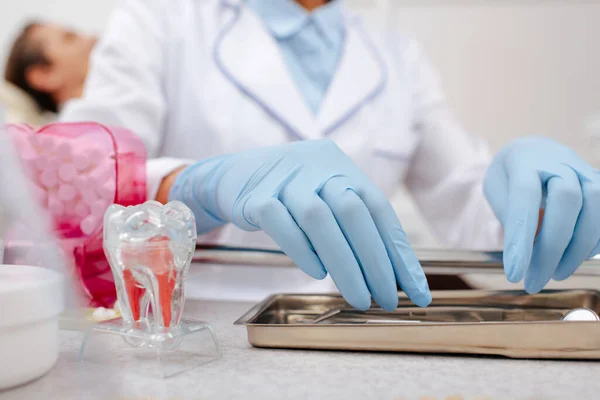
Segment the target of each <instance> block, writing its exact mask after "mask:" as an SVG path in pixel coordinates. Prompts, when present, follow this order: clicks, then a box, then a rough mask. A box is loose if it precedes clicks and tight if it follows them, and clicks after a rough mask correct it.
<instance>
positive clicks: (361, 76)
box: [318, 17, 387, 135]
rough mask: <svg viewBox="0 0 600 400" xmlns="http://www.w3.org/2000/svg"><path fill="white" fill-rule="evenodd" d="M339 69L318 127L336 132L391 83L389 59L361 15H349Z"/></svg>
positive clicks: (322, 106) (324, 103)
mask: <svg viewBox="0 0 600 400" xmlns="http://www.w3.org/2000/svg"><path fill="white" fill-rule="evenodd" d="M345 40H346V42H345V46H344V52H343V55H342V58H341V60H340V63H339V65H338V69H337V71H336V73H335V75H334V77H333V80H332V82H331V84H330V85H329V88H328V91H327V93H326V95H325V98H324V99H323V102H322V103H321V109H320V110H319V114H318V127H319V128H318V129H319V130H320V131H321V132H323V134H325V135H329V134H331V133H333V132H334V131H335V130H336V129H338V128H340V127H341V126H342V125H344V124H345V123H346V122H347V121H348V120H349V119H350V118H351V117H352V116H354V115H355V114H357V113H358V112H360V111H361V109H362V108H363V107H364V106H366V105H367V104H369V103H370V102H371V101H373V100H374V99H375V98H377V97H378V96H379V94H380V93H381V92H382V91H383V89H384V88H385V85H386V83H387V71H386V67H385V62H384V60H383V58H382V57H381V54H380V52H379V50H378V49H377V48H376V46H375V44H374V43H373V42H372V41H371V39H370V38H369V37H368V35H367V34H366V33H365V32H364V30H363V27H362V25H361V23H360V20H359V19H358V18H350V17H348V18H347V22H346V39H345Z"/></svg>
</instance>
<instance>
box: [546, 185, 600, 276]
mask: <svg viewBox="0 0 600 400" xmlns="http://www.w3.org/2000/svg"><path fill="white" fill-rule="evenodd" d="M581 191H582V194H583V205H582V207H581V213H580V214H579V218H578V220H577V224H576V225H575V230H574V233H573V238H572V239H571V243H569V246H568V247H567V249H566V250H565V253H564V254H563V257H562V260H561V261H560V264H559V265H558V268H557V269H556V271H555V272H554V276H553V278H554V279H555V280H558V281H561V280H564V279H567V278H568V277H569V276H571V275H572V274H573V273H574V272H575V270H576V269H577V268H578V267H579V266H580V265H581V263H583V261H585V260H586V259H587V258H588V257H589V256H590V255H594V254H593V251H594V249H595V247H596V246H597V245H598V243H599V241H600V207H599V205H600V185H598V184H596V183H592V182H589V181H583V182H582V184H581Z"/></svg>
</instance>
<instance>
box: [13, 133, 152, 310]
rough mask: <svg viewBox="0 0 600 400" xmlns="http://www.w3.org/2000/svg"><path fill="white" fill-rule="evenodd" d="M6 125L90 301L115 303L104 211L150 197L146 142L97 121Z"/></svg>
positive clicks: (35, 190) (100, 303)
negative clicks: (104, 246) (106, 251)
mask: <svg viewBox="0 0 600 400" xmlns="http://www.w3.org/2000/svg"><path fill="white" fill-rule="evenodd" d="M6 128H7V132H8V133H9V135H10V136H11V138H12V139H13V141H14V143H15V147H16V148H17V150H18V152H19V155H20V158H21V161H22V163H23V168H24V170H25V172H26V174H27V176H28V177H29V179H30V180H31V182H32V183H33V189H34V192H35V194H36V196H37V198H38V200H39V203H40V205H41V206H42V207H43V208H44V209H46V210H47V211H48V212H49V213H50V215H51V216H52V219H53V222H54V231H55V233H56V234H57V236H58V237H59V238H60V239H61V241H62V244H63V247H64V249H65V251H67V252H68V254H72V255H73V258H72V260H73V263H74V266H75V268H76V272H77V276H78V277H79V278H80V280H81V283H82V285H83V288H84V290H85V292H86V293H87V294H88V296H89V298H90V304H91V305H94V306H100V305H101V306H105V307H111V306H112V305H113V303H114V301H115V300H116V292H115V286H114V281H113V278H112V273H111V271H110V266H109V264H108V262H107V261H106V258H105V256H104V251H103V249H102V224H103V216H104V212H105V211H106V209H107V208H108V207H109V206H110V205H111V204H120V205H123V206H129V205H135V204H140V203H143V202H144V201H145V200H146V151H145V147H144V144H143V143H142V142H141V141H140V140H139V138H137V136H135V135H134V134H133V133H131V132H129V131H127V130H125V129H121V128H114V127H107V126H103V125H100V124H96V123H57V124H51V125H47V126H45V127H42V128H40V129H35V128H32V127H30V126H28V125H8V126H7V127H6Z"/></svg>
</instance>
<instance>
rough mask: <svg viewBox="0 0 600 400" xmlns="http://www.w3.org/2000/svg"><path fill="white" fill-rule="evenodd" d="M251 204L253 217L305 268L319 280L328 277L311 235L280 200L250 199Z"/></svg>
mask: <svg viewBox="0 0 600 400" xmlns="http://www.w3.org/2000/svg"><path fill="white" fill-rule="evenodd" d="M247 207H248V209H250V210H253V211H250V215H251V216H252V219H253V220H255V221H257V222H258V224H259V226H260V228H261V229H262V230H263V231H264V232H265V233H266V234H267V235H269V237H271V239H273V240H274V241H275V243H277V245H278V246H279V248H280V249H281V250H282V251H283V252H284V253H285V254H287V255H288V256H289V257H290V258H291V259H292V260H293V261H294V262H295V263H296V265H297V266H298V267H299V268H300V269H301V270H302V271H304V272H305V273H306V274H308V275H309V276H311V277H313V278H315V279H324V278H325V277H326V276H327V271H325V267H324V266H323V264H322V263H321V260H319V257H317V254H316V253H315V251H314V249H313V248H312V246H311V244H310V242H309V241H308V238H307V237H306V235H305V234H304V232H302V230H301V229H300V227H298V225H297V224H296V221H294V219H293V218H292V216H291V215H290V213H289V212H288V210H287V209H286V208H285V206H284V205H283V204H281V202H280V201H279V200H278V199H276V198H268V199H266V200H264V201H260V202H253V201H252V200H250V201H249V203H248V204H247ZM253 214H254V215H253Z"/></svg>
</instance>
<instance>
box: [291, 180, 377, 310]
mask: <svg viewBox="0 0 600 400" xmlns="http://www.w3.org/2000/svg"><path fill="white" fill-rule="evenodd" d="M290 186H292V185H290ZM290 186H288V187H286V188H285V189H284V190H283V191H282V193H281V196H280V200H281V202H282V203H283V204H284V206H285V207H286V208H287V209H288V211H289V212H290V214H291V215H292V217H293V218H294V220H295V221H296V223H297V224H298V226H299V227H300V229H302V231H303V232H304V233H305V234H306V237H308V240H309V241H310V243H311V245H312V247H313V248H314V249H315V251H316V253H317V256H318V257H319V259H320V260H321V263H322V264H323V265H324V266H325V269H326V270H327V272H329V274H330V275H331V278H332V279H333V281H334V282H335V284H336V286H337V288H338V289H339V291H340V293H341V294H342V296H344V298H345V299H346V301H347V302H348V303H349V304H350V305H351V306H352V307H354V308H357V309H359V310H367V309H369V307H370V306H371V294H370V293H369V289H368V288H367V284H366V282H365V279H364V277H363V274H362V271H361V269H360V266H359V265H358V262H357V260H356V258H355V257H354V253H353V252H352V249H351V248H350V245H349V244H348V242H347V241H346V238H345V237H344V234H343V233H342V231H341V230H340V227H339V226H338V223H337V221H336V220H335V217H334V216H333V213H332V212H331V210H330V209H329V207H328V206H327V204H325V202H324V201H323V200H322V199H321V198H320V197H319V196H318V195H317V194H316V193H314V192H310V191H309V190H308V188H302V187H300V188H296V189H290Z"/></svg>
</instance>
